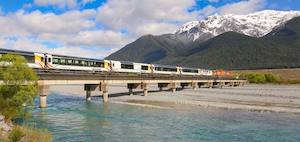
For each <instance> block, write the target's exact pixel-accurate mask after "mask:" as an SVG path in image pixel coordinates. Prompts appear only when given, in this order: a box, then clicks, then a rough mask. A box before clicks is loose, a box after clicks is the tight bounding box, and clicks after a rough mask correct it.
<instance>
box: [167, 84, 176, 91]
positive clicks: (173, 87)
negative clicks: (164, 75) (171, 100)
mask: <svg viewBox="0 0 300 142" xmlns="http://www.w3.org/2000/svg"><path fill="white" fill-rule="evenodd" d="M168 86H169V88H171V90H172V92H173V93H175V92H176V83H170V84H169V85H168Z"/></svg>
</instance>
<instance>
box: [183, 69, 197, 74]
mask: <svg viewBox="0 0 300 142" xmlns="http://www.w3.org/2000/svg"><path fill="white" fill-rule="evenodd" d="M182 71H183V72H190V73H198V70H193V69H183V70H182Z"/></svg>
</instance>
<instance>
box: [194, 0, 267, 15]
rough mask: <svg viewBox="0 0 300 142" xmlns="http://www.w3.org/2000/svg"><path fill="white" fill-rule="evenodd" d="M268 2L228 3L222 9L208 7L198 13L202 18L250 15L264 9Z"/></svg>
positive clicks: (247, 0)
mask: <svg viewBox="0 0 300 142" xmlns="http://www.w3.org/2000/svg"><path fill="white" fill-rule="evenodd" d="M265 6H266V0H244V1H239V2H235V3H228V4H225V5H223V6H220V7H214V6H212V5H207V6H206V7H204V8H203V9H201V10H199V11H198V14H199V15H200V17H201V18H205V17H207V16H209V15H212V14H214V13H218V14H249V13H253V12H256V11H259V10H262V9H264V8H265Z"/></svg>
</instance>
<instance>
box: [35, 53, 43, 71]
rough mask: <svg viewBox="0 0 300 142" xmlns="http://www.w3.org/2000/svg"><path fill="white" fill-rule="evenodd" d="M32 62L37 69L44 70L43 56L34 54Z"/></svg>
mask: <svg viewBox="0 0 300 142" xmlns="http://www.w3.org/2000/svg"><path fill="white" fill-rule="evenodd" d="M34 62H35V64H36V66H37V68H42V69H43V68H45V55H44V54H41V53H34Z"/></svg>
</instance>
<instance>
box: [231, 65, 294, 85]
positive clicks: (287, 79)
mask: <svg viewBox="0 0 300 142" xmlns="http://www.w3.org/2000/svg"><path fill="white" fill-rule="evenodd" d="M234 72H236V73H242V74H243V73H254V74H273V75H275V76H278V77H279V78H280V82H278V83H280V84H300V68H293V69H261V70H238V71H234Z"/></svg>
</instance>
